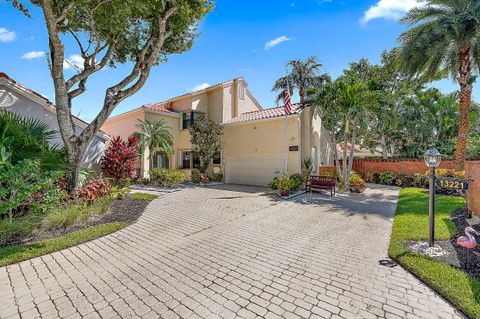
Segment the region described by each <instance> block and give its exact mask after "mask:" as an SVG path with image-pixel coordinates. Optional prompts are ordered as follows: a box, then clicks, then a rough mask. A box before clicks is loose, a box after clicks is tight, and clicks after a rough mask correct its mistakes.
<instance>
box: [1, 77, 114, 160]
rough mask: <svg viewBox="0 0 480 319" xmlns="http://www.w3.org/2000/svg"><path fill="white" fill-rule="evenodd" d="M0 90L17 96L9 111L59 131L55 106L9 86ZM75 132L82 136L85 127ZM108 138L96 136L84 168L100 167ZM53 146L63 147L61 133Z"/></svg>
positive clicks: (90, 146)
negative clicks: (42, 102)
mask: <svg viewBox="0 0 480 319" xmlns="http://www.w3.org/2000/svg"><path fill="white" fill-rule="evenodd" d="M0 88H2V89H5V90H7V91H9V92H10V93H11V94H12V95H14V96H15V102H14V104H13V105H12V106H11V107H9V108H7V110H8V111H10V112H13V113H16V114H19V115H21V116H23V117H26V118H33V119H37V120H39V121H41V122H43V123H45V124H47V125H48V126H49V127H50V129H52V130H56V131H59V127H58V122H57V116H56V114H55V109H54V107H53V106H50V105H48V106H44V105H41V104H40V103H37V102H35V101H34V100H32V99H30V98H28V97H26V96H25V95H23V94H20V93H19V92H17V91H14V90H11V89H10V88H9V87H8V86H4V85H0ZM75 131H76V133H77V134H80V133H81V132H82V131H83V127H82V126H80V125H79V124H77V125H75ZM105 143H106V137H103V135H102V134H100V133H99V134H97V135H96V136H94V138H93V140H92V142H91V143H90V145H89V146H88V148H87V150H86V152H85V156H84V158H83V161H82V166H83V167H84V168H89V169H96V168H98V166H99V162H100V158H101V157H102V155H103V152H104V150H105ZM50 144H51V145H57V146H58V147H62V146H63V140H62V138H61V136H60V133H58V134H57V135H56V137H55V138H53V139H52V140H51V141H50Z"/></svg>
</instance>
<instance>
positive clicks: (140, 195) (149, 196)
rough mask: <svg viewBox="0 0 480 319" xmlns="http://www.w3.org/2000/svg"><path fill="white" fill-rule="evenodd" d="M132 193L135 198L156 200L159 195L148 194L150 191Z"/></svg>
mask: <svg viewBox="0 0 480 319" xmlns="http://www.w3.org/2000/svg"><path fill="white" fill-rule="evenodd" d="M130 195H131V196H132V198H133V199H137V200H154V199H156V198H157V197H158V196H157V195H153V194H148V193H132V194H130Z"/></svg>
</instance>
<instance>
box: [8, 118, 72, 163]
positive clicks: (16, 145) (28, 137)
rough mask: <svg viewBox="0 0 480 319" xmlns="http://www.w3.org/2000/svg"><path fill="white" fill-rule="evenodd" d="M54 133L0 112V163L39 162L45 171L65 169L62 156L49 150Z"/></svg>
mask: <svg viewBox="0 0 480 319" xmlns="http://www.w3.org/2000/svg"><path fill="white" fill-rule="evenodd" d="M56 136H57V132H56V131H54V130H51V129H50V128H49V126H48V124H46V123H43V122H41V121H40V120H36V119H31V118H27V117H23V116H21V115H18V114H16V113H12V112H9V111H0V162H7V161H8V162H11V163H12V164H17V163H18V162H20V161H22V160H25V159H33V160H39V162H40V165H41V167H42V168H43V169H46V170H58V169H64V168H66V164H65V161H64V158H63V154H62V152H61V151H60V150H59V149H58V147H56V146H50V143H51V141H52V140H53V139H54V138H55V137H56Z"/></svg>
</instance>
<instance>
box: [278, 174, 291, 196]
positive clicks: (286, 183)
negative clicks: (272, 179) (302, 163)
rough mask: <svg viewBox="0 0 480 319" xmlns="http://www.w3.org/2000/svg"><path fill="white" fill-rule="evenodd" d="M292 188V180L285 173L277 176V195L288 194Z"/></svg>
mask: <svg viewBox="0 0 480 319" xmlns="http://www.w3.org/2000/svg"><path fill="white" fill-rule="evenodd" d="M291 188H292V181H291V180H290V177H289V176H288V174H287V173H285V174H284V175H283V176H281V177H279V179H278V184H277V191H278V195H280V196H289V195H290V191H291Z"/></svg>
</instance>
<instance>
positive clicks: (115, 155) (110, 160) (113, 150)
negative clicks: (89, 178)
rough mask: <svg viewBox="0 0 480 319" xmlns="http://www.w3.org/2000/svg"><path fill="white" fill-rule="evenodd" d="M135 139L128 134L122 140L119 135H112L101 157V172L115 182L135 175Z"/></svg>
mask: <svg viewBox="0 0 480 319" xmlns="http://www.w3.org/2000/svg"><path fill="white" fill-rule="evenodd" d="M137 144H138V143H137V139H136V138H135V137H134V136H130V137H129V138H128V139H127V141H123V140H122V139H121V138H120V136H117V137H114V138H113V139H112V141H111V142H110V145H109V146H108V148H107V149H106V150H105V155H104V156H102V158H101V168H102V172H104V173H105V175H106V176H108V177H112V178H114V179H115V183H119V182H120V181H122V180H129V179H131V178H135V177H136V176H137V165H136V163H137V158H138V152H137V149H138V146H137Z"/></svg>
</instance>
